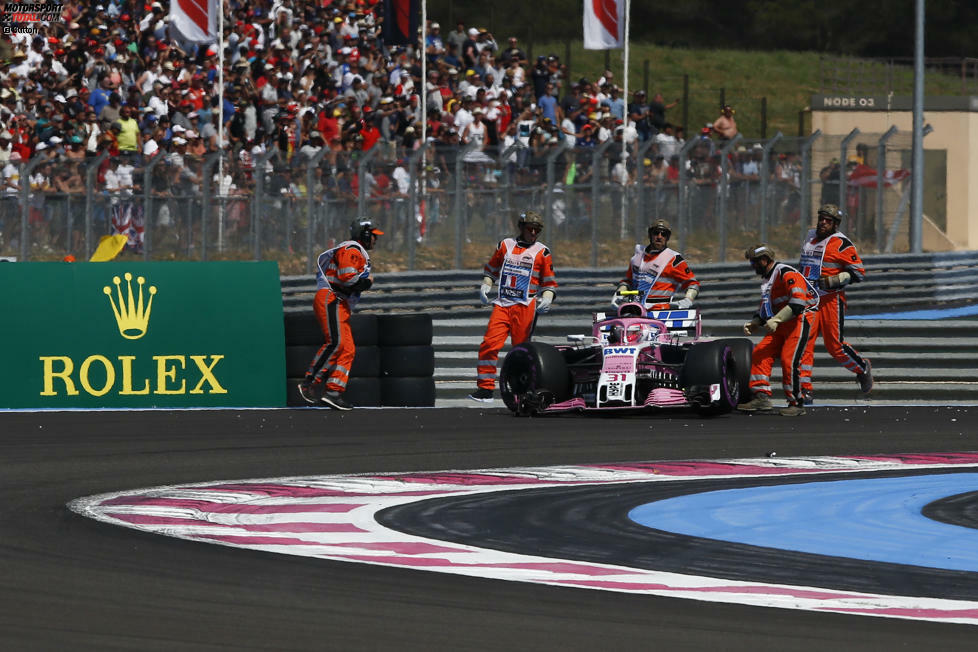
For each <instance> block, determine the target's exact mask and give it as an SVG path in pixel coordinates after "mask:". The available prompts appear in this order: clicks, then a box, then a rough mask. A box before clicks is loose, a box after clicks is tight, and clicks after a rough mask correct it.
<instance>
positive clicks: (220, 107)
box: [205, 0, 308, 251]
mask: <svg viewBox="0 0 978 652" xmlns="http://www.w3.org/2000/svg"><path fill="white" fill-rule="evenodd" d="M216 4H217V5H218V7H219V8H220V11H218V12H217V61H218V64H217V201H218V204H219V206H220V208H219V210H218V212H217V214H218V216H219V217H218V220H217V249H218V251H224V195H223V193H222V189H223V187H224V0H216ZM205 183H206V180H205ZM306 190H307V191H308V188H307V189H306Z"/></svg>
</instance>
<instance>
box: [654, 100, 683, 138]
mask: <svg viewBox="0 0 978 652" xmlns="http://www.w3.org/2000/svg"><path fill="white" fill-rule="evenodd" d="M678 104H679V98H678V97H677V98H676V99H675V100H674V101H672V102H670V103H669V104H666V101H665V99H664V98H663V97H662V93H656V94H655V95H654V96H653V97H652V101H651V102H649V123H650V124H651V125H652V127H653V129H655V130H657V131H662V130H663V128H665V126H666V111H668V110H669V109H671V108H673V107H675V106H677V105H678Z"/></svg>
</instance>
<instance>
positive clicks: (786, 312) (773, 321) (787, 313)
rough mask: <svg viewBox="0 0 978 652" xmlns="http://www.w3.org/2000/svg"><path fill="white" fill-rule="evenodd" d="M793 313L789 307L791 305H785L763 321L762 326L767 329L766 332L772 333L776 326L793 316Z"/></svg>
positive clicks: (776, 328)
mask: <svg viewBox="0 0 978 652" xmlns="http://www.w3.org/2000/svg"><path fill="white" fill-rule="evenodd" d="M794 315H795V312H794V311H793V310H792V309H791V306H785V307H784V308H782V309H781V310H779V311H778V312H777V314H775V315H774V316H773V317H771V318H770V319H768V320H767V321H766V322H764V327H765V328H766V329H767V332H768V333H773V332H774V331H776V330H778V326H780V325H781V324H783V323H784V322H785V321H787V320H789V319H791V318H792V317H794Z"/></svg>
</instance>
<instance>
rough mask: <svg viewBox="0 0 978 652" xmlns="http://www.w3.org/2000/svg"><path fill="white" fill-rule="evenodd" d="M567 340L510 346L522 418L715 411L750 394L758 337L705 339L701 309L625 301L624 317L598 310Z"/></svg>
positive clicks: (503, 386)
mask: <svg viewBox="0 0 978 652" xmlns="http://www.w3.org/2000/svg"><path fill="white" fill-rule="evenodd" d="M568 341H570V342H571V344H568V345H563V346H551V345H549V344H544V343H542V342H524V343H523V344H519V345H517V346H514V347H513V348H512V350H510V352H509V354H507V356H506V358H505V360H503V367H502V371H501V373H500V391H501V393H502V397H503V401H504V402H505V403H506V407H508V408H509V409H510V410H512V411H513V412H514V413H515V414H517V415H520V416H531V415H543V414H554V413H558V412H572V411H576V412H590V411H599V410H601V411H604V410H616V411H638V410H650V409H657V408H692V409H694V410H695V411H696V412H698V413H700V414H704V415H714V414H723V413H726V412H730V411H731V410H732V409H733V408H734V407H736V405H737V403H738V402H739V400H740V397H741V396H745V395H747V393H748V389H747V388H748V382H749V379H750V359H751V351H752V349H753V345H752V344H751V341H750V340H748V339H747V338H726V339H714V338H709V337H703V335H702V322H701V319H700V315H699V314H698V312H697V311H696V310H662V311H652V312H646V310H645V308H643V307H642V306H641V305H640V304H638V303H625V304H623V305H621V306H620V307H619V309H618V315H617V316H613V317H607V316H606V315H605V314H604V313H597V314H595V316H594V324H593V326H592V329H591V334H590V335H589V336H588V335H576V336H575V335H571V336H569V337H568Z"/></svg>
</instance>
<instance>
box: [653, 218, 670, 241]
mask: <svg viewBox="0 0 978 652" xmlns="http://www.w3.org/2000/svg"><path fill="white" fill-rule="evenodd" d="M654 231H665V233H666V240H668V239H669V238H671V237H672V227H671V226H669V222H666V221H665V220H656V221H655V222H652V224H651V225H650V226H649V240H651V239H652V233H653V232H654Z"/></svg>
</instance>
